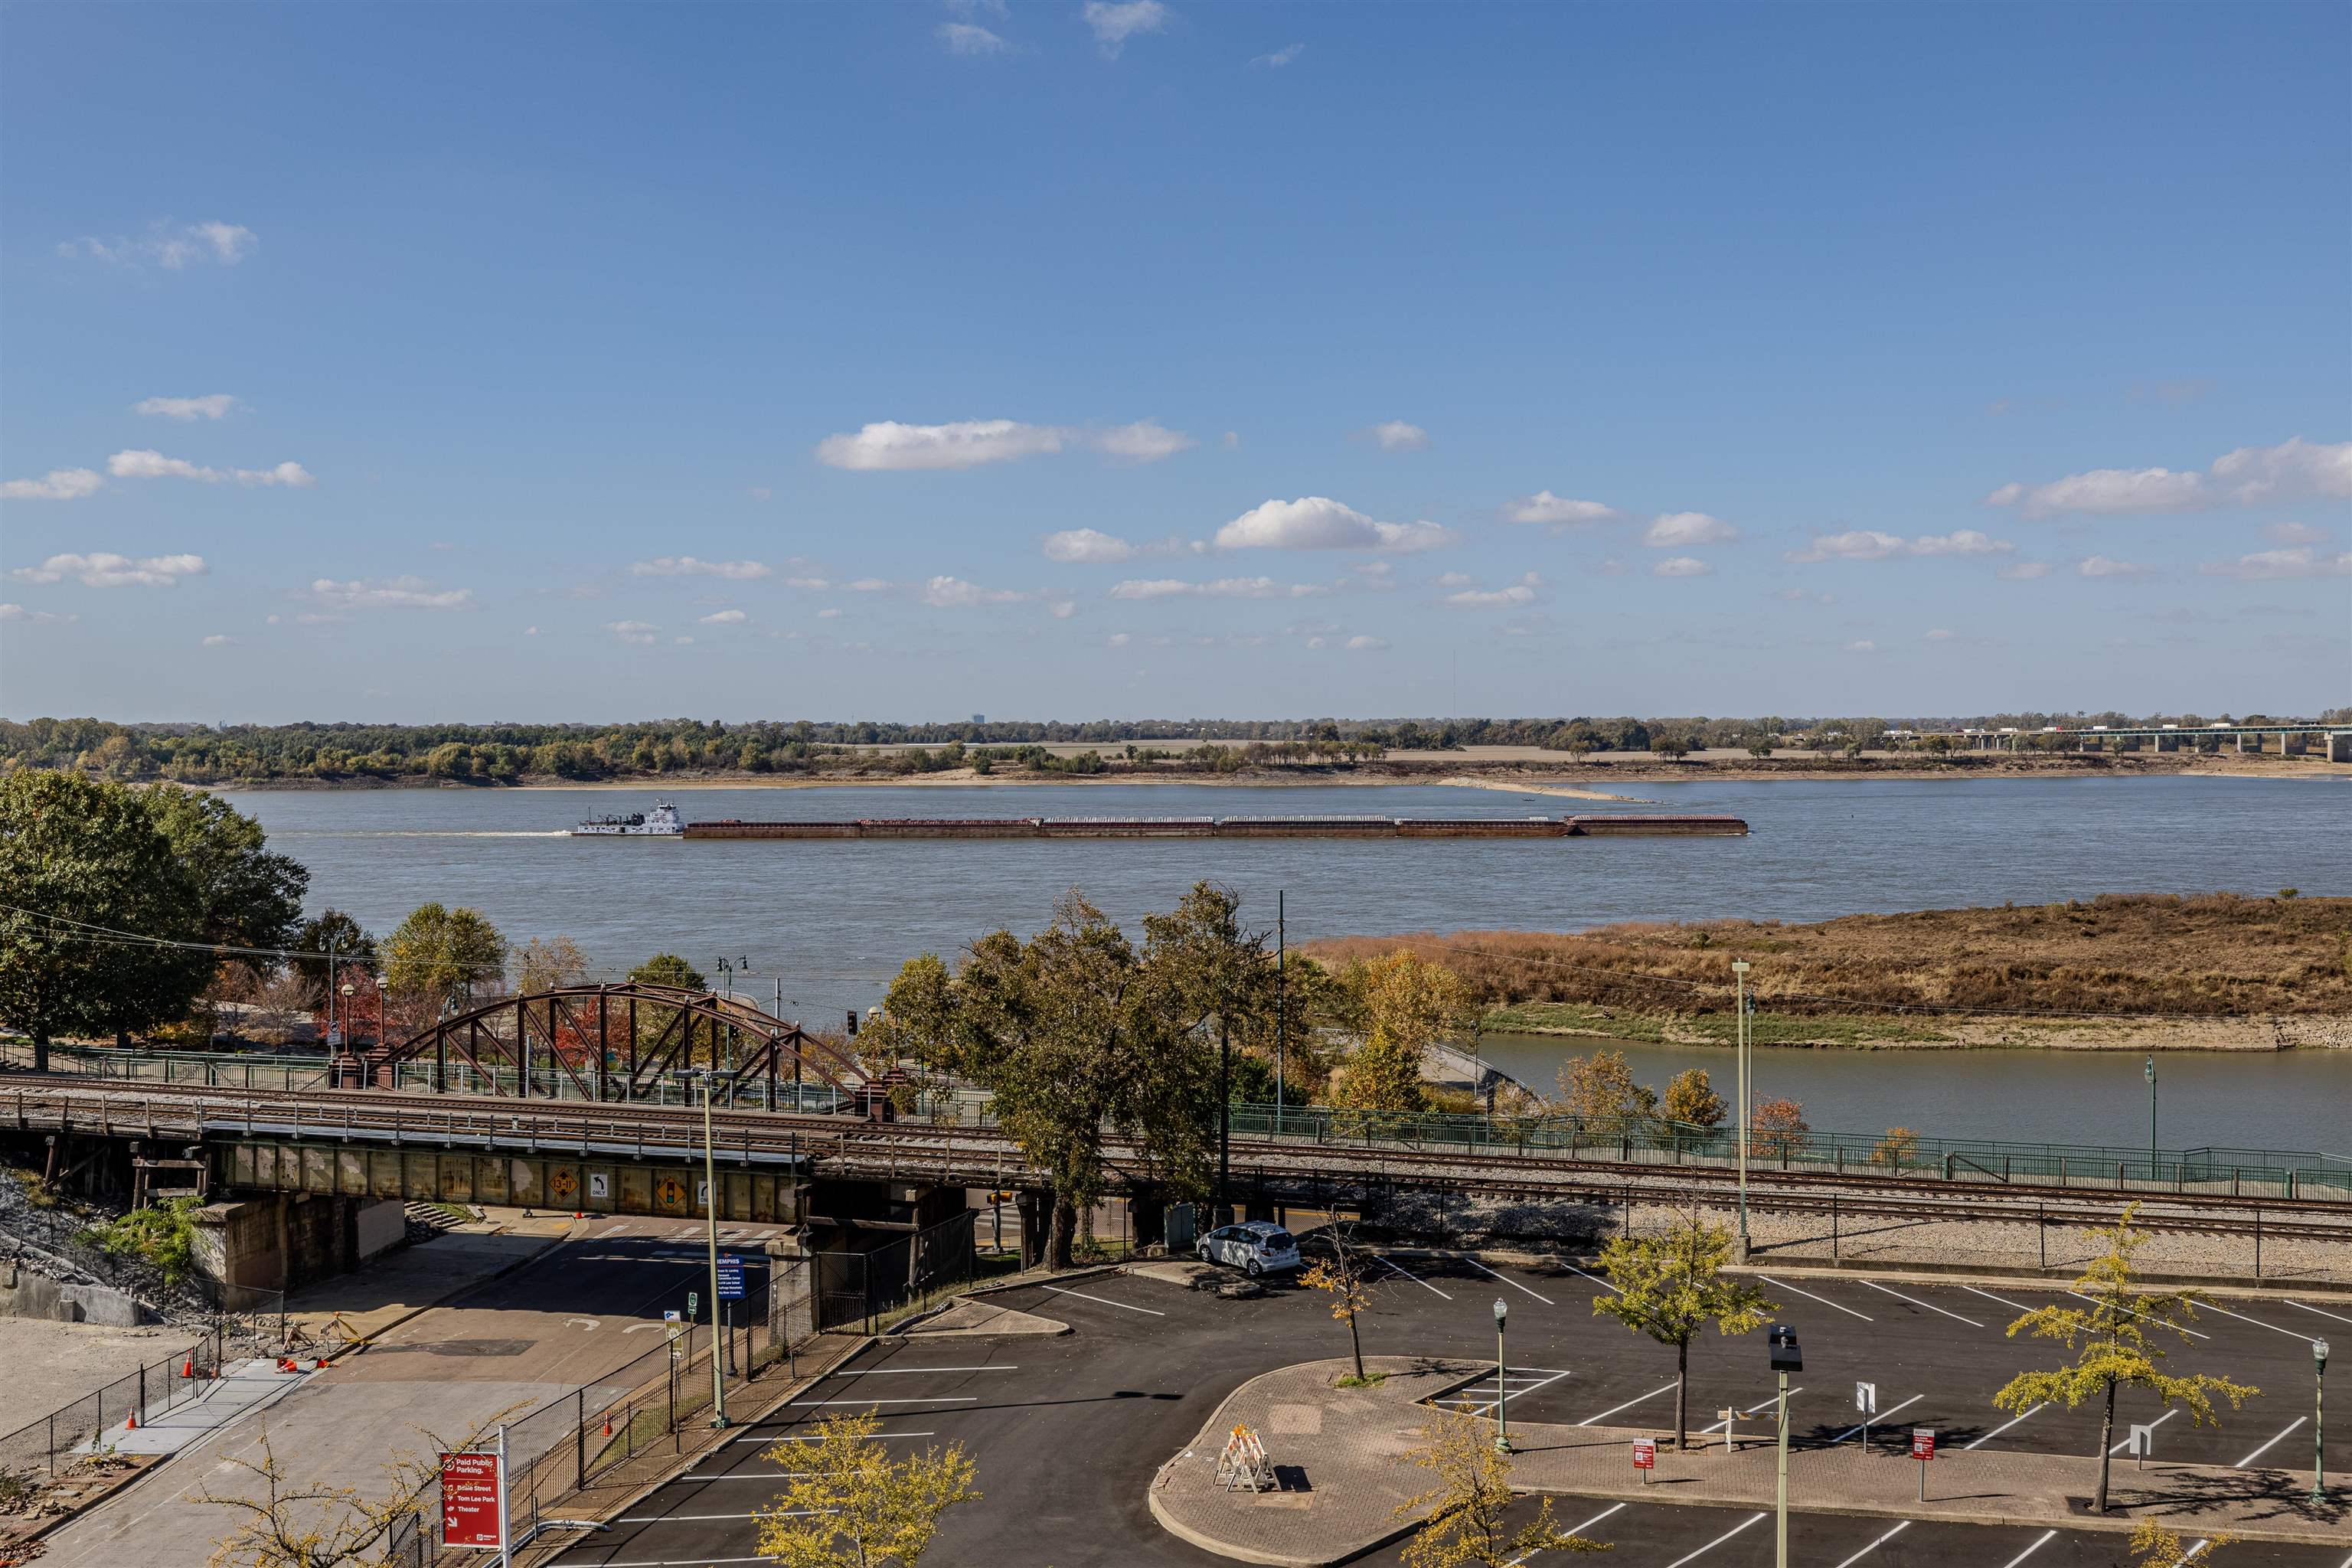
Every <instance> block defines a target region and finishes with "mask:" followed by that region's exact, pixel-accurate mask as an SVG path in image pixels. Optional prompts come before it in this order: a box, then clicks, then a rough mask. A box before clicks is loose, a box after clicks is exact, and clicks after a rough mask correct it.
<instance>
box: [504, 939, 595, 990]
mask: <svg viewBox="0 0 2352 1568" xmlns="http://www.w3.org/2000/svg"><path fill="white" fill-rule="evenodd" d="M587 978H588V955H587V954H586V953H584V952H581V951H580V944H579V943H578V942H573V941H572V939H571V938H570V937H568V936H559V937H555V938H553V939H552V940H551V941H547V942H541V940H540V939H539V938H537V937H533V938H531V939H530V941H529V942H525V943H524V944H523V949H522V951H521V952H519V953H517V954H516V955H515V989H516V990H517V991H520V992H522V993H524V994H536V993H538V992H541V991H561V990H562V989H563V988H564V987H565V986H567V985H577V984H581V983H582V982H583V981H584V980H586V979H587Z"/></svg>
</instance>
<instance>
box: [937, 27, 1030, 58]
mask: <svg viewBox="0 0 2352 1568" xmlns="http://www.w3.org/2000/svg"><path fill="white" fill-rule="evenodd" d="M931 37H935V38H937V39H939V41H940V43H941V44H943V45H945V46H946V47H947V51H948V53H950V54H951V55H962V56H963V57H965V58H967V59H979V58H986V57H987V56H990V55H1005V54H1011V53H1012V52H1013V46H1012V45H1011V44H1009V43H1007V42H1005V40H1004V39H1003V38H1002V37H998V36H997V35H996V34H994V33H992V32H990V31H989V30H988V29H987V28H985V27H982V26H976V25H974V24H972V23H971V22H942V23H940V25H939V26H936V27H934V28H932V29H931Z"/></svg>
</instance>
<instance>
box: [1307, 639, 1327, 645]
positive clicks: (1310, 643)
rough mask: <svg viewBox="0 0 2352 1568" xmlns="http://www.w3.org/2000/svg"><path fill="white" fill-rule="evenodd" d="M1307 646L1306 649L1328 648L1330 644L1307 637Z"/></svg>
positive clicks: (1323, 640)
mask: <svg viewBox="0 0 2352 1568" xmlns="http://www.w3.org/2000/svg"><path fill="white" fill-rule="evenodd" d="M1329 646H1330V644H1329V643H1328V642H1327V641H1326V640H1325V639H1323V638H1322V637H1308V638H1307V647H1329Z"/></svg>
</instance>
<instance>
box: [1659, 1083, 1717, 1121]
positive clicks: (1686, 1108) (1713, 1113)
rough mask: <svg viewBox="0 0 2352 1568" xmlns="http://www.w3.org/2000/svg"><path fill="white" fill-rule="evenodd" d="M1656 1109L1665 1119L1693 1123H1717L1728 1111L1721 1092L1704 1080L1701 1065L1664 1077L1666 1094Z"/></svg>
mask: <svg viewBox="0 0 2352 1568" xmlns="http://www.w3.org/2000/svg"><path fill="white" fill-rule="evenodd" d="M1658 1109H1659V1110H1660V1112H1661V1113H1662V1114H1664V1117H1665V1119H1666V1120H1667V1121H1683V1122H1687V1123H1689V1124H1690V1125H1691V1126H1693V1127H1715V1126H1719V1125H1721V1123H1722V1121H1723V1119H1724V1117H1725V1116H1726V1115H1727V1113H1728V1111H1729V1107H1727V1106H1726V1105H1725V1104H1724V1103H1723V1096H1721V1095H1719V1094H1717V1093H1716V1092H1715V1085H1714V1084H1713V1083H1711V1082H1710V1081H1708V1079H1707V1076H1706V1068H1684V1069H1683V1070H1682V1071H1680V1072H1678V1073H1676V1074H1675V1076H1674V1077H1673V1078H1671V1079H1667V1080H1666V1097H1665V1100H1664V1102H1663V1103H1661V1104H1660V1106H1659V1108H1658Z"/></svg>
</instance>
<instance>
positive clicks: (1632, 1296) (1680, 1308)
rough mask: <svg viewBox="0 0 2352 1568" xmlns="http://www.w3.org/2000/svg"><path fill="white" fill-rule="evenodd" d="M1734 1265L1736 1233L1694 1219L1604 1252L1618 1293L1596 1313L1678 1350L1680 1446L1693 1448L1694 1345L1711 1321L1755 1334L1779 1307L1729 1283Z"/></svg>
mask: <svg viewBox="0 0 2352 1568" xmlns="http://www.w3.org/2000/svg"><path fill="white" fill-rule="evenodd" d="M1730 1260H1731V1233H1730V1232H1729V1231H1727V1230H1726V1229H1724V1228H1723V1227H1722V1226H1702V1225H1701V1224H1699V1222H1698V1217H1697V1215H1692V1216H1691V1218H1690V1221H1689V1223H1688V1224H1686V1225H1676V1226H1675V1227H1674V1228H1673V1229H1671V1230H1669V1231H1667V1232H1666V1233H1665V1234H1664V1236H1654V1237H1618V1238H1616V1239H1615V1240H1613V1241H1612V1242H1611V1243H1610V1244H1609V1245H1608V1246H1607V1247H1602V1248H1601V1273H1602V1275H1604V1276H1605V1277H1606V1278H1607V1279H1608V1280H1609V1282H1610V1283H1611V1284H1612V1285H1614V1286H1615V1287H1616V1288H1617V1289H1616V1290H1615V1291H1614V1292H1613V1293H1612V1294H1610V1295H1606V1296H1602V1297H1601V1298H1599V1299H1598V1300H1595V1301H1594V1302H1593V1303H1592V1310H1594V1311H1595V1312H1597V1313H1599V1314H1601V1316H1603V1317H1610V1318H1614V1319H1616V1320H1617V1321H1619V1322H1621V1323H1622V1324H1624V1325H1625V1326H1626V1327H1627V1328H1629V1329H1632V1330H1633V1331H1635V1332H1637V1333H1643V1334H1647V1335H1649V1336H1650V1337H1651V1338H1652V1339H1654V1340H1655V1341H1657V1342H1659V1343H1660V1344H1662V1345H1672V1346H1674V1347H1675V1447H1677V1448H1681V1447H1687V1446H1688V1444H1687V1443H1686V1441H1685V1433H1686V1432H1687V1431H1688V1430H1689V1427H1690V1422H1689V1418H1688V1414H1687V1406H1688V1404H1689V1394H1690V1342H1691V1341H1693V1340H1694V1339H1696V1338H1697V1337H1698V1334H1699V1331H1701V1330H1702V1329H1704V1328H1706V1325H1707V1324H1708V1323H1709V1322H1712V1323H1714V1324H1715V1328H1716V1331H1717V1333H1721V1334H1745V1333H1750V1332H1752V1331H1755V1330H1756V1329H1757V1328H1758V1327H1759V1325H1761V1324H1762V1323H1763V1321H1764V1320H1765V1318H1766V1317H1767V1316H1768V1315H1769V1314H1770V1313H1772V1312H1774V1311H1777V1310H1779V1308H1778V1306H1777V1304H1776V1303H1774V1302H1773V1301H1771V1300H1768V1299H1767V1298H1766V1296H1765V1295H1764V1293H1763V1292H1762V1291H1761V1290H1759V1289H1756V1288H1755V1287H1754V1286H1752V1285H1748V1284H1746V1283H1743V1282H1742V1281H1740V1280H1738V1279H1725V1278H1724V1275H1723V1266H1724V1265H1725V1264H1726V1263H1728V1262H1729V1261H1730Z"/></svg>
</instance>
